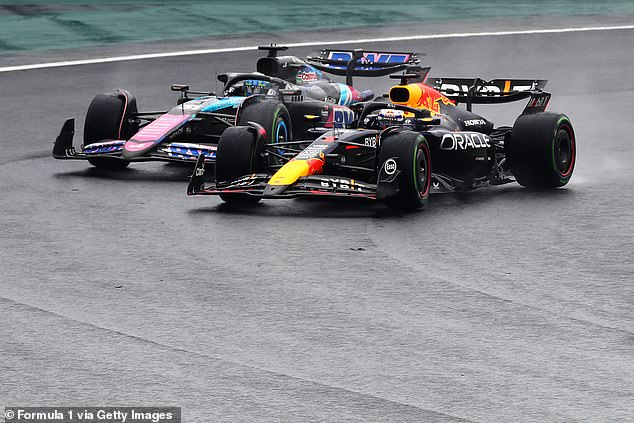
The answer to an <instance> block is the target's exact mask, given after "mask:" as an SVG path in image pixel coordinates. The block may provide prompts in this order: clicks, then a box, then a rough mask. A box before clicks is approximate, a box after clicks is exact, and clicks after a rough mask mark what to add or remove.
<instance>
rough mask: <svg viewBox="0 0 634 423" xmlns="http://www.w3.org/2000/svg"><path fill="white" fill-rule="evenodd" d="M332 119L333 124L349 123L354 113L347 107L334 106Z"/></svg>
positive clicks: (352, 119)
mask: <svg viewBox="0 0 634 423" xmlns="http://www.w3.org/2000/svg"><path fill="white" fill-rule="evenodd" d="M333 120H334V123H335V125H350V124H351V123H352V122H353V121H354V113H353V112H352V110H350V109H348V108H347V107H335V108H334V110H333Z"/></svg>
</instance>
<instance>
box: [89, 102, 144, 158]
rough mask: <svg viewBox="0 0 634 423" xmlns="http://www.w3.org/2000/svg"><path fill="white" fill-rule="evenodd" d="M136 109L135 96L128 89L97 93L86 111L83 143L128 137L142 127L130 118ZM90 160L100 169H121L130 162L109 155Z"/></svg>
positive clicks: (125, 138)
mask: <svg viewBox="0 0 634 423" xmlns="http://www.w3.org/2000/svg"><path fill="white" fill-rule="evenodd" d="M136 112H137V105H136V99H135V98H134V96H133V95H132V94H131V93H129V92H127V91H125V90H119V91H118V92H116V93H111V94H99V95H97V96H95V98H93V100H92V102H91V103H90V106H88V112H87V113H86V121H85V124H84V145H88V144H92V143H95V142H98V141H101V140H127V139H129V138H130V137H131V136H132V135H134V134H135V133H136V132H137V131H138V130H139V124H138V122H136V121H134V120H133V119H131V116H132V114H134V113H136ZM88 161H89V162H90V164H92V165H93V166H95V167H98V168H101V169H122V168H125V167H126V166H128V165H129V164H130V162H129V161H127V160H121V159H117V158H109V157H95V158H92V159H88Z"/></svg>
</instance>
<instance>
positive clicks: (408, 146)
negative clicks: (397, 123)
mask: <svg viewBox="0 0 634 423" xmlns="http://www.w3.org/2000/svg"><path fill="white" fill-rule="evenodd" d="M390 159H391V160H393V161H394V162H396V167H395V169H396V171H397V172H399V173H398V189H397V191H396V193H395V194H394V195H391V196H388V197H387V198H385V199H384V201H385V204H386V205H387V206H388V207H390V208H394V209H405V210H407V209H410V210H413V209H419V208H421V207H423V206H424V205H425V204H427V200H428V198H429V192H430V188H431V154H430V151H429V144H428V143H427V140H426V139H425V137H424V136H422V135H421V134H419V133H416V132H409V131H407V132H398V133H395V134H391V135H388V136H387V137H386V138H385V139H384V140H383V141H382V142H381V149H380V151H379V166H382V167H385V169H383V170H381V169H379V172H380V173H382V174H385V170H386V169H387V171H388V172H389V171H391V168H390V166H392V165H393V163H391V162H390Z"/></svg>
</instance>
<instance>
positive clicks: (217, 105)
mask: <svg viewBox="0 0 634 423" xmlns="http://www.w3.org/2000/svg"><path fill="white" fill-rule="evenodd" d="M243 100H244V97H225V98H219V99H218V101H216V102H214V103H211V104H209V105H207V106H205V107H203V108H202V109H201V110H200V111H201V112H215V111H216V110H220V109H226V108H229V107H232V108H234V109H236V108H237V107H238V106H239V105H240V103H242V101H243Z"/></svg>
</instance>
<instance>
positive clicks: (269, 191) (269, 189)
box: [263, 184, 288, 197]
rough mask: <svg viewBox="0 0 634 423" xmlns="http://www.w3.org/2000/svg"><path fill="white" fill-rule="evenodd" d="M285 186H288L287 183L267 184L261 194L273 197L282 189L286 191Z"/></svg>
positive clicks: (281, 191)
mask: <svg viewBox="0 0 634 423" xmlns="http://www.w3.org/2000/svg"><path fill="white" fill-rule="evenodd" d="M286 188H288V185H269V184H267V185H266V187H265V188H264V193H263V195H264V196H265V197H274V196H276V195H280V194H282V193H283V192H284V191H286Z"/></svg>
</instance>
